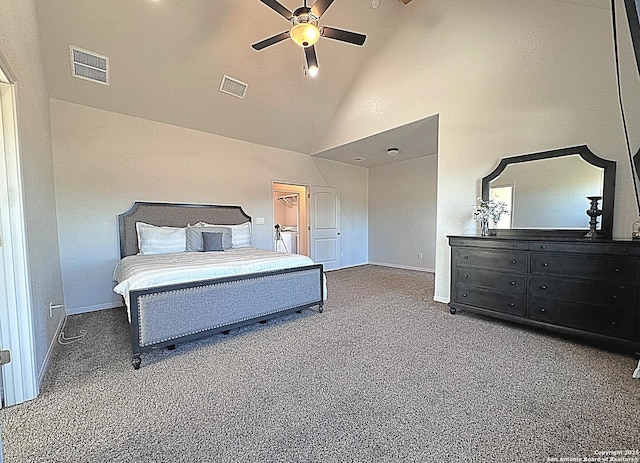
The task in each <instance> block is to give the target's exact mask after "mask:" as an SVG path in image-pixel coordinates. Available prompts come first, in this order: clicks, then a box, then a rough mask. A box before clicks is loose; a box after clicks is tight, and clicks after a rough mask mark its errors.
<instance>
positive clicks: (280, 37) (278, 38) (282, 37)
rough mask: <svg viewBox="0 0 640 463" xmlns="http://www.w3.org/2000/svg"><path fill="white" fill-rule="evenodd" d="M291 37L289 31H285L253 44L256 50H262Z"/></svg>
mask: <svg viewBox="0 0 640 463" xmlns="http://www.w3.org/2000/svg"><path fill="white" fill-rule="evenodd" d="M288 38H289V31H284V32H281V33H279V34H276V35H274V36H273V37H269V38H268V39H264V40H262V41H261V42H256V43H254V44H253V45H251V46H252V47H253V49H254V50H258V51H259V50H262V49H263V48H267V47H269V46H271V45H275V44H276V43H278V42H282V41H283V40H286V39H288Z"/></svg>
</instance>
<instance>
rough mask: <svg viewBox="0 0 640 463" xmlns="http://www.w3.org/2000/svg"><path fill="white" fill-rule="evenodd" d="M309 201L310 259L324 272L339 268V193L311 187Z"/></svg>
mask: <svg viewBox="0 0 640 463" xmlns="http://www.w3.org/2000/svg"><path fill="white" fill-rule="evenodd" d="M309 200H310V201H309V203H310V204H309V218H310V221H309V222H310V223H309V230H310V233H311V235H310V236H311V259H313V261H314V262H315V263H317V264H323V265H324V269H325V270H335V269H337V268H340V257H341V255H342V250H341V247H340V191H339V190H336V189H334V188H328V187H317V186H312V187H310V188H309Z"/></svg>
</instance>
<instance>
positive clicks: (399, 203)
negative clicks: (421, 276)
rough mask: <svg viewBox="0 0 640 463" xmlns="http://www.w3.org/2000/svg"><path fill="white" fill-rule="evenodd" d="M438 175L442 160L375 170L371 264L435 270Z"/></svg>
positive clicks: (372, 172) (371, 176) (371, 188)
mask: <svg viewBox="0 0 640 463" xmlns="http://www.w3.org/2000/svg"><path fill="white" fill-rule="evenodd" d="M437 175H438V157H437V156H436V155H433V156H425V157H422V158H418V159H412V160H408V161H402V162H397V163H393V164H387V165H384V166H379V167H373V168H371V169H370V171H369V261H370V262H372V263H379V264H383V265H392V266H397V267H405V268H411V269H418V270H427V271H431V272H433V271H434V269H435V261H436V195H437V184H438V182H437ZM418 253H421V254H422V259H419V258H418Z"/></svg>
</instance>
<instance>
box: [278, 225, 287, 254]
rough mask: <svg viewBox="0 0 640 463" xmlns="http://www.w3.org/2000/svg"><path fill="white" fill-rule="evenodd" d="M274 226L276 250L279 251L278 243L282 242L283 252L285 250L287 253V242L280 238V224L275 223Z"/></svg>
mask: <svg viewBox="0 0 640 463" xmlns="http://www.w3.org/2000/svg"><path fill="white" fill-rule="evenodd" d="M274 228H275V229H276V235H275V239H276V251H279V249H278V243H282V248H283V249H284V252H286V253H287V254H288V253H289V249H288V248H287V243H285V242H284V240H283V239H282V235H281V234H280V224H276V226H275V227H274Z"/></svg>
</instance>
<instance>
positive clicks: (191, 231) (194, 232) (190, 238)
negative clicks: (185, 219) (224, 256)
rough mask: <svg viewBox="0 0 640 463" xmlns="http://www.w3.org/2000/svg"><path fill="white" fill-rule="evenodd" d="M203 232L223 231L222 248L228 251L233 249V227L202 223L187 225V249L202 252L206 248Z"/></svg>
mask: <svg viewBox="0 0 640 463" xmlns="http://www.w3.org/2000/svg"><path fill="white" fill-rule="evenodd" d="M203 232H210V233H222V249H223V250H224V251H227V250H229V249H231V244H232V242H231V229H230V228H228V227H218V226H216V227H211V226H200V225H188V226H187V233H186V235H187V251H192V252H194V251H195V252H200V251H202V250H203V249H204V241H203V239H202V233H203Z"/></svg>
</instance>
